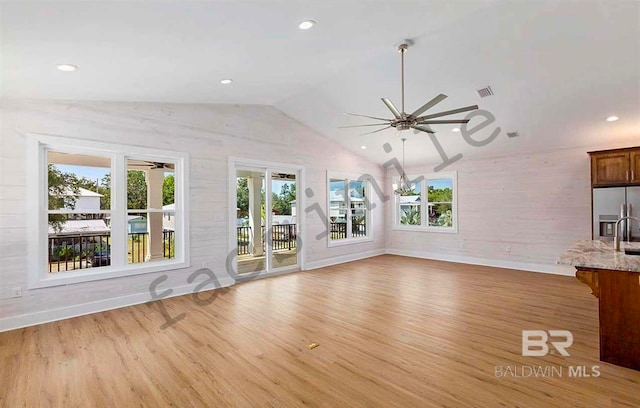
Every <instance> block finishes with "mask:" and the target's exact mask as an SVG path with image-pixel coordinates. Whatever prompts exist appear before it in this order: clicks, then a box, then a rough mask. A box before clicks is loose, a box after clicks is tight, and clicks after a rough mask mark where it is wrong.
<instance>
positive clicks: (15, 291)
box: [11, 286, 22, 298]
mask: <svg viewBox="0 0 640 408" xmlns="http://www.w3.org/2000/svg"><path fill="white" fill-rule="evenodd" d="M11 297H14V298H17V297H22V288H21V287H20V286H16V287H15V288H11Z"/></svg>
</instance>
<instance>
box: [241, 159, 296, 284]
mask: <svg viewBox="0 0 640 408" xmlns="http://www.w3.org/2000/svg"><path fill="white" fill-rule="evenodd" d="M232 169H233V173H232V174H233V176H232V177H233V180H232V182H233V184H234V185H235V186H234V187H235V195H234V194H230V195H231V196H235V203H233V204H234V205H233V206H231V210H232V211H231V212H232V213H233V214H232V219H233V220H235V223H233V224H234V226H233V228H231V234H230V235H231V236H230V247H231V248H232V250H234V249H233V248H234V247H235V250H236V252H237V256H236V257H235V259H236V261H235V267H236V271H237V273H238V274H239V275H240V276H242V275H243V274H252V273H270V272H279V271H285V270H289V269H291V270H293V269H299V268H300V250H301V248H300V246H301V245H300V244H299V243H300V242H301V240H300V239H299V234H300V225H299V217H298V214H299V210H300V208H299V203H300V199H299V198H300V197H299V195H300V186H299V182H300V174H301V169H297V168H290V167H286V166H285V167H278V166H273V165H264V166H261V165H259V163H256V162H251V163H246V162H243V161H233V162H232ZM230 185H231V183H230ZM233 207H235V211H233Z"/></svg>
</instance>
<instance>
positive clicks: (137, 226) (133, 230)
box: [127, 215, 147, 234]
mask: <svg viewBox="0 0 640 408" xmlns="http://www.w3.org/2000/svg"><path fill="white" fill-rule="evenodd" d="M127 230H128V232H129V234H140V233H142V234H144V233H146V232H147V219H146V218H145V217H143V216H141V215H129V216H128V217H127Z"/></svg>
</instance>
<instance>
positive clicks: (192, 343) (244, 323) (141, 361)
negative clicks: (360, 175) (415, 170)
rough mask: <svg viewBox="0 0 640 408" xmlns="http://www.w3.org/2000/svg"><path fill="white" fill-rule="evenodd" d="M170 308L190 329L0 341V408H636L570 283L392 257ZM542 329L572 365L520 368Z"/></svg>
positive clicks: (87, 329) (94, 321)
mask: <svg viewBox="0 0 640 408" xmlns="http://www.w3.org/2000/svg"><path fill="white" fill-rule="evenodd" d="M209 293H210V292H208V293H206V294H201V297H202V298H204V297H205V295H208V294H209ZM163 302H164V305H165V306H166V307H167V310H168V311H169V313H170V314H171V315H172V316H175V315H177V314H179V313H183V312H184V313H186V316H187V317H186V319H184V320H182V321H180V322H178V323H177V324H175V325H174V326H172V327H169V328H167V329H164V330H163V329H161V328H160V326H161V325H162V324H163V323H164V320H163V317H162V315H161V314H160V312H159V309H158V305H157V303H155V304H154V303H151V304H146V305H137V306H132V307H127V308H122V309H118V310H112V311H108V312H103V313H97V314H93V315H88V316H83V317H78V318H74V319H69V320H64V321H59V322H54V323H50V324H44V325H39V326H35V327H30V328H26V329H20V330H14V331H10V332H6V333H0V363H1V364H2V366H1V369H0V390H2V392H1V393H0V406H2V407H35V406H47V407H88V406H92V407H93V406H95V407H114V406H127V407H128V406H143V407H161V406H178V407H398V408H405V407H443V406H444V407H466V406H470V407H495V406H507V407H512V406H513V407H573V406H589V407H638V406H640V391H639V390H640V372H637V371H633V370H629V369H625V368H622V367H617V366H613V365H610V364H607V363H603V362H600V361H599V360H598V320H597V319H598V310H597V307H598V306H597V299H596V298H594V297H593V296H591V294H590V290H589V288H588V287H587V286H586V285H583V284H581V283H579V282H578V281H577V280H576V279H575V278H573V277H564V276H553V275H544V274H536V273H527V272H522V271H513V270H507V269H497V268H489V267H482V266H473V265H463V264H454V263H446V262H437V261H427V260H420V259H413V258H406V257H398V256H391V255H385V256H379V257H375V258H370V259H367V260H363V261H358V262H351V263H347V264H342V265H336V266H333V267H328V268H323V269H318V270H314V271H309V272H300V273H294V274H289V275H282V276H278V277H273V278H268V279H262V280H257V281H252V282H247V283H244V284H240V285H236V286H234V287H232V288H230V289H229V290H228V291H226V292H225V293H220V294H219V296H218V297H217V298H216V299H215V301H214V302H212V303H211V304H209V305H205V306H200V305H198V304H196V303H195V302H194V300H193V298H192V297H191V296H190V295H187V296H180V297H176V298H172V299H168V300H164V301H163ZM531 329H540V330H549V329H564V330H570V331H571V332H572V333H573V335H574V344H573V345H572V346H571V347H570V348H569V352H570V354H571V356H569V357H562V356H560V355H552V354H549V355H547V356H545V357H522V356H521V331H522V330H531ZM311 342H316V343H318V344H320V346H319V347H317V348H315V349H313V350H309V349H308V348H307V347H306V346H307V345H308V344H309V343H311ZM594 365H595V366H599V367H600V372H601V375H600V376H599V377H597V378H596V377H588V378H575V377H569V373H568V366H586V367H587V368H588V369H589V370H590V369H591V367H592V366H594ZM496 366H501V367H507V366H509V367H514V366H515V367H516V368H517V369H521V368H522V366H543V367H544V366H553V367H561V368H563V373H562V374H563V375H562V377H558V376H552V377H549V376H547V377H544V378H543V377H537V378H536V377H528V378H526V377H525V378H522V377H521V378H517V377H514V376H496V375H495V369H496ZM520 373H522V372H520Z"/></svg>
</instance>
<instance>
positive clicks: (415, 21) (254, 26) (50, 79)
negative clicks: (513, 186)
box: [0, 0, 640, 164]
mask: <svg viewBox="0 0 640 408" xmlns="http://www.w3.org/2000/svg"><path fill="white" fill-rule="evenodd" d="M305 19H313V20H315V21H316V22H317V24H316V26H315V27H314V28H312V29H311V30H307V31H301V30H299V29H298V27H297V25H298V23H299V22H300V21H302V20H305ZM0 24H1V27H0V29H1V31H0V34H1V41H2V42H1V47H2V48H1V54H0V55H1V58H2V59H1V60H0V63H1V67H0V68H1V78H0V79H1V82H0V92H1V95H2V96H3V97H8V98H52V99H72V100H105V101H141V102H142V101H150V102H183V103H225V104H227V103H231V104H269V105H274V106H276V107H277V108H278V109H280V110H282V111H283V112H285V113H286V114H288V115H289V116H291V117H293V118H294V119H297V120H299V121H301V122H303V123H305V124H306V125H308V126H310V127H311V128H313V129H315V130H317V131H318V132H319V133H321V134H323V135H325V136H326V137H329V138H332V139H335V140H336V141H338V142H339V143H342V144H343V145H344V146H345V147H347V148H349V149H352V150H353V151H354V152H356V153H358V154H361V155H363V156H365V157H368V158H369V159H371V160H372V161H375V162H378V163H383V162H385V161H386V160H388V159H389V158H390V153H387V152H385V150H384V149H383V148H382V146H383V144H384V143H385V142H390V143H391V144H392V146H393V147H394V149H396V148H397V149H399V148H400V138H401V137H407V162H408V163H409V164H420V163H434V162H437V161H439V160H441V159H440V156H439V153H438V152H437V150H436V148H435V146H434V144H433V141H431V140H430V139H429V137H428V136H427V135H426V134H414V133H413V132H412V131H408V132H406V133H405V132H403V134H401V135H397V134H396V131H395V130H387V131H384V132H380V133H376V134H373V135H364V136H362V135H361V133H364V132H366V131H370V130H371V129H367V128H363V129H364V130H362V129H340V128H339V127H340V126H346V125H352V124H359V123H371V122H370V121H368V120H366V119H362V120H360V119H358V118H353V117H348V116H345V115H343V113H344V112H355V113H362V114H367V115H372V116H383V117H390V112H389V111H388V110H387V108H386V107H385V106H384V105H383V104H382V102H381V101H380V98H381V97H389V98H391V99H392V100H393V101H394V102H395V103H396V105H399V104H400V59H399V54H398V53H397V51H396V45H397V44H399V43H400V42H402V40H403V39H411V40H413V42H414V45H413V46H411V47H410V48H409V51H408V52H407V54H406V86H407V102H406V105H407V111H412V110H415V109H416V108H418V107H419V106H421V105H422V104H423V103H425V102H427V101H428V100H429V99H431V98H432V97H434V96H435V95H437V94H439V93H444V94H446V95H448V96H449V98H447V99H446V100H445V101H443V102H442V103H440V104H439V105H437V107H435V108H433V110H432V111H441V110H448V109H452V108H457V107H461V106H466V105H472V104H478V105H480V108H481V109H483V110H484V111H486V112H488V113H490V114H491V115H493V117H495V122H494V123H492V124H490V125H489V126H487V127H486V128H484V129H481V130H479V131H478V132H477V133H475V134H474V135H473V136H471V137H472V138H474V139H476V140H477V141H482V140H486V139H487V138H489V137H490V135H491V134H492V132H494V131H495V129H496V128H497V127H499V128H500V132H499V133H498V136H497V137H496V138H495V140H493V141H492V142H491V143H489V144H485V145H481V146H472V145H471V144H470V143H469V142H468V141H465V139H464V137H463V136H462V135H461V133H455V132H452V128H453V127H454V126H453V125H436V126H433V128H434V130H436V131H437V134H436V137H437V139H438V142H439V143H440V144H441V147H442V149H443V151H444V153H445V154H446V155H448V156H453V155H455V154H457V153H463V154H464V155H465V156H466V157H479V156H495V155H501V154H511V153H514V152H533V151H540V150H546V149H555V148H561V147H568V146H589V145H591V146H592V145H596V144H602V145H611V146H612V147H613V146H621V145H629V144H631V143H634V144H638V142H640V2H637V1H626V0H625V1H619V0H602V1H563V0H551V1H545V0H536V1H512V0H506V1H503V0H500V1H479V0H474V1H460V0H456V1H451V0H444V1H431V0H428V1H425V0H423V1H413V2H402V1H392V0H389V1H312V2H302V1H296V0H286V1H260V2H259V1H253V2H243V1H233V2H232V1H199V2H191V1H173V2H159V1H145V2H134V1H131V2H119V1H100V2H89V1H69V2H58V1H47V2H32V1H16V2H11V1H9V2H7V1H4V2H0ZM64 63H67V64H74V65H77V66H78V67H79V70H78V71H76V72H73V73H65V72H60V71H58V70H56V65H57V64H64ZM223 78H233V80H234V82H233V83H232V84H231V85H221V84H220V80H221V79H223ZM488 85H490V86H491V88H492V89H493V91H494V93H495V95H493V96H490V97H487V98H480V97H479V96H478V94H477V93H476V90H477V89H479V88H483V87H486V86H488ZM613 114H615V115H616V116H618V117H620V120H619V121H617V122H606V121H605V118H607V117H608V116H609V115H613ZM463 116H464V114H461V115H458V117H463ZM484 120H486V119H483V118H481V117H475V118H473V119H472V121H471V123H470V124H469V128H473V127H475V126H476V125H478V124H480V123H481V122H483V121H484ZM511 131H518V132H519V135H520V136H519V137H517V138H509V137H507V135H506V133H507V132H511ZM480 144H482V143H480ZM361 146H366V147H367V149H366V150H362V149H361ZM394 151H396V152H398V151H399V150H394Z"/></svg>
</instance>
